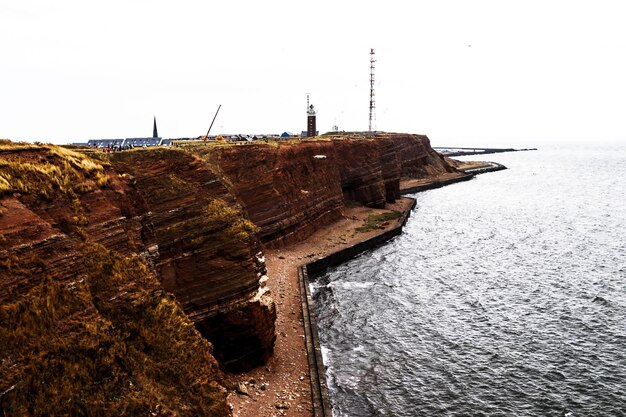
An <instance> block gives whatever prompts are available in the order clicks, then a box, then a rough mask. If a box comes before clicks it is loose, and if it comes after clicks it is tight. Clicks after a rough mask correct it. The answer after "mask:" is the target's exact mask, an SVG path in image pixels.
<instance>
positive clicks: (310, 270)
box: [298, 199, 416, 417]
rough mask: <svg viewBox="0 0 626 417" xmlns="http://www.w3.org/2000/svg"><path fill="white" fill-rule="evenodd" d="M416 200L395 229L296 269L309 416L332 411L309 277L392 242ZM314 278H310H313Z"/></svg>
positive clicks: (326, 415)
mask: <svg viewBox="0 0 626 417" xmlns="http://www.w3.org/2000/svg"><path fill="white" fill-rule="evenodd" d="M415 204H416V201H415V199H412V202H411V205H410V206H409V208H408V209H407V210H406V211H405V212H404V213H403V214H402V216H401V217H400V218H399V219H398V222H397V224H396V226H394V227H393V228H391V229H389V230H387V231H385V232H383V233H381V234H379V235H377V236H374V237H372V238H370V239H367V240H364V241H362V242H359V243H357V244H355V245H352V246H349V247H347V248H344V249H341V250H338V251H336V252H333V253H331V254H329V255H328V256H325V257H323V258H319V259H316V260H314V261H313V262H310V263H308V264H306V265H303V266H301V267H299V268H298V279H299V282H300V296H301V297H300V298H301V300H302V317H303V321H304V331H305V344H306V350H307V359H308V363H309V377H310V379H311V398H312V402H313V415H314V416H315V417H331V416H332V410H331V407H330V399H329V395H328V385H327V383H326V372H325V369H324V360H323V358H322V351H321V347H320V342H319V335H318V331H317V322H316V319H315V309H314V305H313V298H312V296H311V291H310V288H309V282H310V281H309V279H310V278H309V277H310V276H314V275H315V274H319V273H322V272H324V271H325V270H326V269H328V268H330V267H332V266H335V265H339V264H341V263H342V262H345V261H347V260H349V259H352V258H354V257H355V256H357V255H359V254H361V253H363V252H365V251H367V250H369V249H373V248H375V247H377V246H380V245H382V244H383V243H385V242H387V241H389V240H390V239H393V238H394V237H396V236H398V235H399V234H400V233H402V228H403V227H404V225H405V224H406V222H407V220H408V218H409V216H410V215H411V211H413V209H414V208H415ZM313 279H314V278H313Z"/></svg>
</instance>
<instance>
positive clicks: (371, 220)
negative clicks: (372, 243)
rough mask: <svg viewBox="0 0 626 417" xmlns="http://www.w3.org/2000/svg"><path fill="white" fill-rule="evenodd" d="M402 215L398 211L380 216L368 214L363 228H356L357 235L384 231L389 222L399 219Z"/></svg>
mask: <svg viewBox="0 0 626 417" xmlns="http://www.w3.org/2000/svg"><path fill="white" fill-rule="evenodd" d="M401 215H402V213H400V212H399V211H395V210H394V211H388V212H385V213H380V214H370V215H369V216H367V219H365V220H364V224H363V226H360V227H357V228H356V231H357V232H358V233H366V232H371V231H372V230H377V229H384V228H385V227H386V226H387V225H389V222H390V221H391V220H395V219H398V218H400V216H401Z"/></svg>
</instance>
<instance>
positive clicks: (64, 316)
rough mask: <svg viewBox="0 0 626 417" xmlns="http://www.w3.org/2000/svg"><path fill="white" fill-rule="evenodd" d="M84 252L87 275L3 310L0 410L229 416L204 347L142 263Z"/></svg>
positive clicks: (99, 250) (45, 287) (49, 284)
mask: <svg viewBox="0 0 626 417" xmlns="http://www.w3.org/2000/svg"><path fill="white" fill-rule="evenodd" d="M82 253H83V256H84V262H85V265H86V267H87V270H88V273H87V276H86V277H85V279H83V280H80V281H77V282H73V283H69V284H61V283H60V282H57V281H55V280H54V279H53V278H48V279H46V280H44V282H42V283H41V284H40V285H38V286H37V287H35V288H34V289H33V290H31V291H30V292H29V293H28V294H27V295H25V296H23V297H21V298H20V299H19V300H17V301H15V302H13V303H11V304H5V305H3V306H2V307H1V308H0V375H1V378H0V415H32V416H35V415H37V416H53V415H77V416H112V415H142V416H150V415H153V416H156V415H158V416H166V415H167V416H196V415H205V416H227V415H229V414H230V412H229V410H228V407H227V405H226V402H225V393H224V392H223V390H222V389H221V388H220V387H219V386H218V385H217V383H215V382H214V381H215V379H216V376H217V374H218V370H217V365H216V363H215V361H214V359H213V358H212V357H211V356H210V350H211V348H210V345H209V344H208V342H206V341H205V340H204V339H203V338H202V337H201V336H200V334H199V333H198V332H197V330H195V328H194V326H193V324H192V323H191V322H190V321H189V319H188V318H187V317H186V316H185V315H184V313H183V312H182V310H181V309H180V307H179V306H178V305H177V304H176V302H175V301H173V300H172V299H170V297H168V296H167V295H166V294H165V293H164V292H163V291H162V290H160V287H159V285H158V282H157V281H156V280H155V279H154V278H153V277H152V276H151V275H150V274H149V273H148V271H147V269H146V267H145V265H144V264H143V262H142V261H140V259H139V258H137V257H134V258H124V257H121V256H119V255H117V254H115V253H113V252H110V251H108V250H106V249H105V248H104V247H102V246H99V245H95V244H88V245H84V246H83V248H82Z"/></svg>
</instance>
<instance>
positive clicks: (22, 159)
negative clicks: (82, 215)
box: [0, 143, 111, 199]
mask: <svg viewBox="0 0 626 417" xmlns="http://www.w3.org/2000/svg"><path fill="white" fill-rule="evenodd" d="M25 150H30V151H35V152H30V153H27V152H24V151H25ZM0 152H2V153H3V154H4V156H5V158H3V159H2V161H0V195H1V194H7V193H13V192H19V193H26V194H31V195H36V196H38V197H40V198H44V199H51V198H52V197H53V196H55V195H56V194H59V193H60V194H63V195H65V196H67V197H70V198H74V197H76V195H79V194H83V193H85V192H88V191H91V190H93V189H95V188H97V187H104V186H106V185H108V184H109V183H110V181H111V179H110V178H109V177H108V175H107V174H106V173H105V172H104V167H103V166H102V164H101V163H99V162H98V161H96V160H94V159H92V158H89V157H88V156H86V155H84V154H81V153H78V152H75V151H72V150H70V149H65V148H62V147H60V146H55V145H41V146H37V145H31V144H28V145H25V144H15V143H8V144H7V143H2V144H1V145H0ZM9 154H10V156H11V157H8V156H9ZM35 154H36V155H37V157H34V155H35Z"/></svg>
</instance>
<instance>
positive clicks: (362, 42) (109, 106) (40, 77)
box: [0, 0, 626, 146]
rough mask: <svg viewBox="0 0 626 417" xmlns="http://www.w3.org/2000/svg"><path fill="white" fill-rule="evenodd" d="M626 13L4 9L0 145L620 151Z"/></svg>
mask: <svg viewBox="0 0 626 417" xmlns="http://www.w3.org/2000/svg"><path fill="white" fill-rule="evenodd" d="M625 18H626V3H624V2H620V1H607V0H593V1H591V0H589V1H576V0H573V1H572V0H570V1H556V0H543V1H535V0H525V1H507V0H494V1H488V0H473V1H468V0H431V1H394V0H386V1H380V0H379V1H359V2H357V1H342V0H334V1H330V0H319V1H308V2H302V1H295V0H291V1H287V0H285V1H281V0H267V1H248V0H239V1H237V0H234V1H233V0H230V1H219V2H218V1H211V2H209V1H193V0H179V1H176V2H174V1H169V2H165V1H147V0H143V1H140V0H125V1H119V0H108V1H98V2H95V1H86V0H76V1H74V0H55V1H49V0H19V1H18V0H14V1H10V0H0V137H2V138H10V139H14V140H41V141H44V142H53V143H69V142H72V141H81V140H86V139H89V138H122V137H141V136H151V134H152V117H153V115H156V117H157V123H158V127H159V134H160V136H162V137H167V138H170V137H174V138H175V137H194V136H199V135H202V134H204V133H206V130H207V129H208V126H209V124H210V122H211V119H212V118H213V115H214V113H215V111H216V109H217V107H218V105H220V104H221V105H222V109H221V111H220V113H219V115H218V117H217V120H216V122H215V125H214V126H213V130H212V132H211V133H281V132H283V131H286V130H287V131H292V132H300V131H301V130H304V129H305V128H306V94H307V93H310V95H311V103H312V104H314V105H315V108H316V109H317V112H318V128H319V130H320V131H321V132H325V131H328V130H331V128H332V126H333V124H335V123H336V124H337V125H338V126H339V128H340V129H341V130H367V125H368V105H369V59H370V55H369V49H370V48H375V50H376V58H377V62H376V104H377V109H376V119H377V123H376V127H377V128H378V129H379V130H384V131H392V132H409V133H422V134H427V135H428V136H429V137H430V138H431V141H432V142H433V144H434V145H456V146H459V145H462V144H465V145H469V146H487V145H489V146H495V145H502V146H509V145H518V144H521V143H524V144H529V145H536V146H540V145H541V143H542V141H543V140H546V139H555V138H556V139H572V140H578V139H585V138H587V139H594V138H596V139H607V138H612V139H613V140H616V141H622V142H624V141H626V123H625V118H624V115H625V114H626V23H625Z"/></svg>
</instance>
